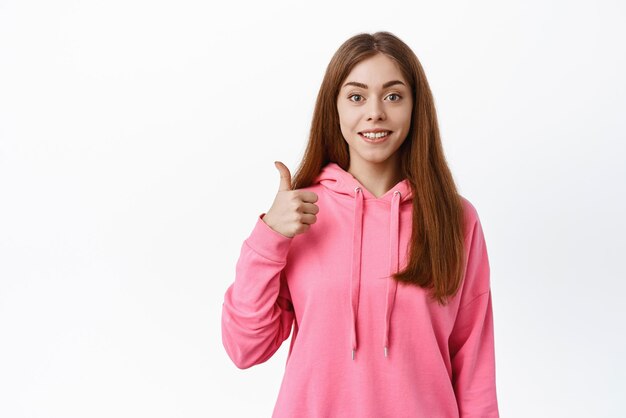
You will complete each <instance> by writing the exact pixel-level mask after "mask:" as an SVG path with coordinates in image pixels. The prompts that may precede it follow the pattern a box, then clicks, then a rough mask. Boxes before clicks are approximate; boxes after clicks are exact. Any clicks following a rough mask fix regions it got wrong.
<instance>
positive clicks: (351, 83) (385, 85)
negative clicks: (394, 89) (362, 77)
mask: <svg viewBox="0 0 626 418" xmlns="http://www.w3.org/2000/svg"><path fill="white" fill-rule="evenodd" d="M396 84H402V85H403V86H406V85H405V84H404V83H403V82H402V81H400V80H391V81H387V82H386V83H385V84H383V88H384V89H386V88H387V87H391V86H394V85H396ZM346 86H356V87H360V88H362V89H367V84H363V83H359V82H358V81H348V82H347V83H346V84H344V85H343V87H346ZM343 87H342V88H343Z"/></svg>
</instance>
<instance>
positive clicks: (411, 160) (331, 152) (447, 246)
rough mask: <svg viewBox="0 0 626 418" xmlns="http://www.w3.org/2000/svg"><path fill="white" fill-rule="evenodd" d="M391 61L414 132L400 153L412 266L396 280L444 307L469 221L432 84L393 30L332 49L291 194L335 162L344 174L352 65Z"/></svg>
mask: <svg viewBox="0 0 626 418" xmlns="http://www.w3.org/2000/svg"><path fill="white" fill-rule="evenodd" d="M379 53H382V54H385V55H386V56H388V57H389V58H391V59H392V60H394V61H395V62H396V63H397V64H398V65H399V67H400V70H401V72H402V74H403V76H404V78H405V79H406V80H407V82H408V83H409V84H410V87H411V90H412V95H413V110H412V115H411V127H410V129H409V132H408V133H407V137H406V139H405V141H404V142H403V143H402V145H401V146H400V148H399V149H398V152H399V153H400V164H401V167H400V170H401V174H402V175H403V176H404V177H403V178H406V179H408V182H409V184H410V186H411V189H412V191H413V198H412V204H413V217H412V229H411V234H412V235H411V239H410V245H409V248H408V249H407V251H408V257H407V259H408V262H407V265H406V267H405V268H404V269H403V270H402V271H399V272H397V273H395V274H394V275H393V278H394V279H395V280H398V282H399V283H404V284H407V285H415V286H420V287H422V288H424V289H427V290H430V291H431V292H429V294H430V297H431V300H434V299H436V300H437V301H438V302H439V303H440V304H441V305H445V304H446V303H447V301H446V298H447V297H451V296H454V295H455V294H456V292H457V290H458V289H459V287H460V285H461V282H462V278H463V274H464V270H465V265H464V216H463V205H462V201H461V198H460V196H459V195H458V192H457V188H456V185H455V183H454V179H453V177H452V173H451V172H450V169H449V168H448V165H447V162H446V159H445V156H444V152H443V147H442V145H441V139H440V135H439V127H438V124H437V114H436V112H435V104H434V100H433V96H432V93H431V91H430V86H429V85H428V81H427V80H426V75H425V74H424V70H423V69H422V66H421V64H420V62H419V60H418V59H417V57H416V55H415V53H414V52H413V51H412V50H411V49H410V48H409V47H408V46H407V45H406V44H405V43H404V42H403V41H401V40H400V39H399V38H398V37H396V36H395V35H393V34H391V33H390V32H385V31H382V32H376V33H373V34H368V33H360V34H357V35H355V36H353V37H351V38H350V39H348V40H347V41H345V42H344V43H343V44H342V45H341V46H340V47H339V49H338V50H337V52H335V54H334V55H333V57H332V59H331V60H330V63H329V64H328V67H327V68H326V73H325V75H324V79H323V81H322V85H321V87H320V90H319V93H318V96H317V101H316V104H315V109H314V112H313V120H312V123H311V130H310V135H309V140H308V144H307V147H306V150H305V152H304V155H303V158H302V161H301V163H300V165H299V167H298V168H297V170H296V171H295V174H294V176H293V177H292V186H293V188H294V189H299V188H303V187H308V186H310V185H311V184H312V183H313V180H314V179H315V177H316V176H317V175H318V174H319V173H320V171H321V169H322V168H323V167H324V166H325V165H326V164H327V163H329V162H334V163H336V164H337V165H339V166H340V167H341V168H343V169H344V170H346V171H347V169H348V167H349V165H350V153H349V150H348V144H347V143H346V141H345V140H344V139H343V136H342V133H341V130H340V124H339V114H338V111H337V97H338V94H339V90H340V87H341V84H342V83H343V82H344V81H345V79H346V77H347V76H348V74H349V73H350V71H351V70H352V68H353V67H354V66H355V65H356V64H358V63H359V62H360V61H362V60H364V59H366V58H369V57H371V56H373V55H375V54H379Z"/></svg>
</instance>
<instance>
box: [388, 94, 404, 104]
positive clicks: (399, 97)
mask: <svg viewBox="0 0 626 418" xmlns="http://www.w3.org/2000/svg"><path fill="white" fill-rule="evenodd" d="M389 96H398V98H397V99H396V100H392V102H397V101H398V100H400V99H401V98H402V96H400V95H399V94H398V93H391V94H390V95H389ZM389 96H387V97H389Z"/></svg>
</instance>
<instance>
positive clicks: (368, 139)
mask: <svg viewBox="0 0 626 418" xmlns="http://www.w3.org/2000/svg"><path fill="white" fill-rule="evenodd" d="M363 132H370V131H363ZM378 132H388V133H387V135H385V136H383V137H381V138H368V137H366V136H365V135H363V133H362V132H359V136H360V137H361V138H363V140H364V141H366V142H369V143H370V144H377V143H379V142H384V141H386V140H387V139H388V138H389V137H390V136H391V131H378Z"/></svg>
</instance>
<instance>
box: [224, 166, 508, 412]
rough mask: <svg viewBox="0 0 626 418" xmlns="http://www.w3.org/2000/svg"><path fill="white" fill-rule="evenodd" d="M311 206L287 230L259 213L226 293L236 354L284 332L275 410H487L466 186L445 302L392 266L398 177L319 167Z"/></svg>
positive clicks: (478, 241)
mask: <svg viewBox="0 0 626 418" xmlns="http://www.w3.org/2000/svg"><path fill="white" fill-rule="evenodd" d="M303 190H309V191H312V192H315V193H316V194H317V195H318V197H319V199H318V201H317V202H316V205H318V206H319V208H320V211H319V213H318V214H317V221H316V222H315V223H314V224H312V225H311V228H310V229H309V230H308V231H307V232H305V233H303V234H298V235H296V236H295V237H293V238H289V237H286V236H284V235H282V234H280V233H279V232H277V231H274V230H273V229H271V228H270V227H269V226H268V225H267V224H266V223H265V222H264V221H263V220H262V218H263V216H264V215H265V213H262V214H260V216H259V217H258V218H257V221H256V224H255V226H254V229H253V230H252V233H251V234H250V236H249V237H248V238H247V239H246V240H245V241H244V243H243V245H242V248H241V253H240V256H239V260H238V262H237V267H236V275H235V281H234V283H232V284H231V285H230V286H229V287H228V289H227V291H226V294H225V296H224V303H223V306H222V341H223V344H224V348H225V349H226V352H227V353H228V356H229V357H230V358H231V359H232V361H233V362H234V363H235V365H236V366H237V367H239V368H241V369H246V368H249V367H251V366H254V365H256V364H260V363H263V362H265V361H267V360H268V359H269V358H270V357H271V356H272V355H273V354H274V353H275V352H276V351H277V350H278V348H279V347H280V345H281V344H282V342H283V341H284V340H286V339H287V338H288V337H289V335H290V333H291V330H292V326H293V334H292V337H291V344H290V347H289V353H288V356H287V362H286V366H285V374H284V377H283V380H282V384H281V387H280V391H279V395H278V399H277V401H276V405H275V407H274V413H273V415H272V416H273V417H274V418H277V417H350V418H352V417H372V418H374V417H375V418H380V417H394V418H398V417H427V418H440V417H441V418H453V417H483V418H484V417H490V418H492V417H498V416H499V415H498V404H497V398H496V384H495V355H494V351H495V350H494V331H493V314H492V305H491V289H490V279H489V261H488V258H487V248H486V246H485V239H484V236H483V231H482V228H481V224H480V221H479V218H478V214H477V212H476V209H475V208H474V206H473V205H472V204H471V203H470V202H469V201H468V200H467V199H465V198H464V197H462V201H463V204H464V208H465V228H466V229H465V243H466V248H467V251H466V258H467V259H468V264H467V268H466V271H465V276H464V281H463V283H462V287H461V289H460V290H459V292H458V293H457V294H456V295H455V297H454V298H452V299H451V300H450V302H449V304H448V305H447V306H445V307H442V306H440V305H439V304H438V303H436V302H431V301H429V300H428V297H427V291H425V290H424V289H421V288H419V287H417V286H413V285H404V284H399V283H398V282H397V281H396V280H394V279H392V278H391V277H390V275H391V274H392V273H393V272H396V271H398V270H399V267H401V266H404V265H405V263H406V261H407V257H406V251H407V248H408V240H409V238H410V234H411V221H412V218H411V214H412V208H413V205H412V204H411V203H412V200H411V196H412V194H411V190H410V186H409V183H408V180H406V179H404V180H402V181H400V182H399V183H398V184H396V185H395V186H394V187H393V188H392V189H391V190H389V191H388V192H387V193H385V194H384V195H383V196H381V197H379V198H376V197H375V196H374V195H373V194H372V193H370V192H369V191H368V190H367V189H365V188H364V187H363V186H362V185H361V183H360V182H359V181H358V180H357V179H356V178H355V177H353V176H352V175H351V174H350V173H348V172H346V171H345V170H343V169H342V168H341V167H339V166H338V165H337V164H335V163H329V164H327V165H326V166H325V167H324V168H323V169H322V171H321V172H320V174H319V175H318V176H317V178H316V180H315V182H314V184H313V185H311V186H310V187H307V188H305V189H303Z"/></svg>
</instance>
